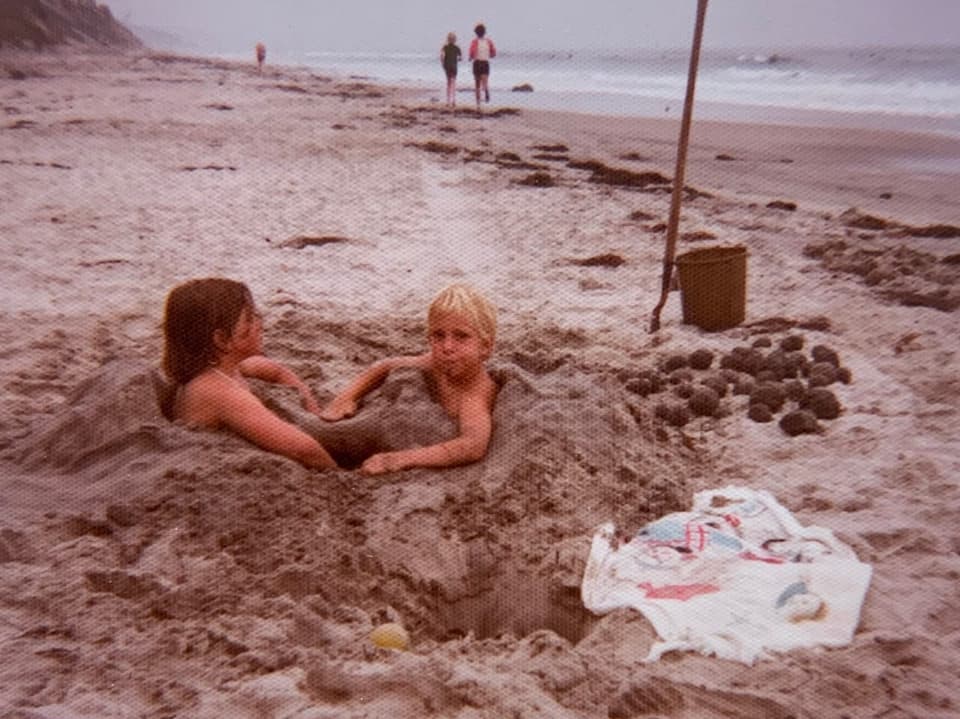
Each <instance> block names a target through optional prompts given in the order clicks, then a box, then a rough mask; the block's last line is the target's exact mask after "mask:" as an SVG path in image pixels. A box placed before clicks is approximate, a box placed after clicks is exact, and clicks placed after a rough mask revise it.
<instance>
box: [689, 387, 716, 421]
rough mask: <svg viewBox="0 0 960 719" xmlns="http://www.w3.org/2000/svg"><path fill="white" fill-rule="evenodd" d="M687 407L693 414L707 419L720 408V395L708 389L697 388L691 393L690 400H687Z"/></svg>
mask: <svg viewBox="0 0 960 719" xmlns="http://www.w3.org/2000/svg"><path fill="white" fill-rule="evenodd" d="M687 406H688V407H689V408H690V411H691V412H693V413H694V414H697V415H700V416H702V417H709V416H711V415H713V413H714V412H716V411H717V407H718V406H720V395H718V394H717V393H716V392H714V391H713V390H712V389H710V388H709V387H697V388H696V389H695V390H693V391H692V392H691V394H690V398H689V399H688V400H687Z"/></svg>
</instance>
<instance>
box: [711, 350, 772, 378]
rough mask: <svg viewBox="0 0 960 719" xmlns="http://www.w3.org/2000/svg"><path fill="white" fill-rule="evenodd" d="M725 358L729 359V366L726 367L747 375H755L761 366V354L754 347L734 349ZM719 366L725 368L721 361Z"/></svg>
mask: <svg viewBox="0 0 960 719" xmlns="http://www.w3.org/2000/svg"><path fill="white" fill-rule="evenodd" d="M726 357H728V358H729V364H728V365H726V366H729V367H731V368H733V369H735V370H737V371H738V372H746V373H747V374H749V375H754V374H756V373H757V371H758V370H760V369H761V367H762V365H763V353H762V352H760V350H758V349H756V348H755V347H744V346H739V347H734V348H733V349H732V350H730V354H728V355H726ZM720 366H721V367H723V366H725V365H724V364H723V362H722V360H721V365H720Z"/></svg>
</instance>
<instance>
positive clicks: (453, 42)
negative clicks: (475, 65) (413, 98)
mask: <svg viewBox="0 0 960 719" xmlns="http://www.w3.org/2000/svg"><path fill="white" fill-rule="evenodd" d="M461 57H463V53H461V52H460V47H459V46H458V45H457V34H456V33H453V32H448V33H447V44H446V45H444V46H443V47H442V48H440V63H441V64H442V65H443V71H444V73H446V76H447V106H448V107H456V105H457V64H458V63H459V62H460V58H461Z"/></svg>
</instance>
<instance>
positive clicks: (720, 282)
mask: <svg viewBox="0 0 960 719" xmlns="http://www.w3.org/2000/svg"><path fill="white" fill-rule="evenodd" d="M676 265H677V270H678V272H679V274H680V296H681V299H682V302H683V321H684V323H685V324H690V325H696V326H697V327H699V328H700V329H704V330H724V329H727V328H728V327H735V326H737V325H738V324H740V323H741V322H743V319H744V316H745V315H746V307H747V248H746V247H744V246H743V245H736V246H734V247H703V248H701V249H698V250H691V251H690V252H684V253H683V254H682V255H678V256H677V259H676Z"/></svg>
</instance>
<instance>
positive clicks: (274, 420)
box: [200, 387, 337, 469]
mask: <svg viewBox="0 0 960 719" xmlns="http://www.w3.org/2000/svg"><path fill="white" fill-rule="evenodd" d="M214 392H215V394H216V396H210V397H209V398H207V399H206V400H204V399H203V398H200V399H201V401H206V402H208V403H215V404H217V405H218V406H219V411H218V417H217V419H218V420H219V424H220V425H221V426H224V427H227V428H228V429H230V430H232V431H233V432H235V433H236V434H238V435H240V436H241V437H243V438H244V439H247V440H249V441H250V442H253V443H254V444H256V445H257V446H258V447H260V448H262V449H265V450H267V451H268V452H274V453H276V454H281V455H283V456H285V457H289V458H290V459H293V460H295V461H297V462H300V464H303V465H304V466H306V467H312V468H315V469H336V468H337V463H336V462H335V461H334V460H333V458H332V457H331V456H330V454H329V453H328V452H327V450H325V449H324V448H323V445H321V444H320V443H319V442H317V440H315V439H314V438H313V437H311V436H310V435H308V434H307V433H306V432H304V431H302V430H301V429H299V428H297V427H296V426H294V425H292V424H290V423H289V422H285V421H284V420H282V419H280V418H279V417H278V416H277V415H275V414H274V413H273V412H271V411H270V410H269V409H267V407H266V406H264V404H263V403H262V402H261V401H260V400H258V399H257V398H256V397H255V396H254V395H253V394H251V393H250V392H249V391H247V390H245V389H240V388H239V387H231V388H228V389H227V390H226V391H222V389H215V390H214Z"/></svg>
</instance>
